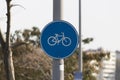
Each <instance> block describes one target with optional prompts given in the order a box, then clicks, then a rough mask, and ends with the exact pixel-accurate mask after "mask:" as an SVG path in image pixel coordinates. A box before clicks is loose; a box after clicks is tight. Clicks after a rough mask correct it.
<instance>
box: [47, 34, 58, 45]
mask: <svg viewBox="0 0 120 80" xmlns="http://www.w3.org/2000/svg"><path fill="white" fill-rule="evenodd" d="M47 42H48V44H49V45H50V46H54V45H56V38H55V37H54V36H50V37H49V38H48V40H47Z"/></svg>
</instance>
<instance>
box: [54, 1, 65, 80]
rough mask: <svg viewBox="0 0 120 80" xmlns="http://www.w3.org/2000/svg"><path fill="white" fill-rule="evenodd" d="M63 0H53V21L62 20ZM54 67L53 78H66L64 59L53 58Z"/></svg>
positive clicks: (60, 79) (56, 79)
mask: <svg viewBox="0 0 120 80" xmlns="http://www.w3.org/2000/svg"><path fill="white" fill-rule="evenodd" d="M62 1H63V0H53V21H56V20H62ZM56 54H57V53H56ZM52 69H53V70H52V80H64V59H53V63H52Z"/></svg>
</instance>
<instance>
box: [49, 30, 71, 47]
mask: <svg viewBox="0 0 120 80" xmlns="http://www.w3.org/2000/svg"><path fill="white" fill-rule="evenodd" d="M61 34H62V35H59V34H55V36H50V37H49V38H48V40H47V42H48V44H49V45H50V46H55V45H56V44H58V45H59V44H60V43H62V45H63V46H70V45H71V39H70V38H69V37H66V36H65V35H64V33H63V32H61Z"/></svg>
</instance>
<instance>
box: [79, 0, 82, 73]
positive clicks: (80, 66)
mask: <svg viewBox="0 0 120 80" xmlns="http://www.w3.org/2000/svg"><path fill="white" fill-rule="evenodd" d="M79 36H80V42H79V71H80V72H82V47H81V42H82V39H81V0H79Z"/></svg>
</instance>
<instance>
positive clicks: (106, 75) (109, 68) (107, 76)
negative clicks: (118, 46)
mask: <svg viewBox="0 0 120 80" xmlns="http://www.w3.org/2000/svg"><path fill="white" fill-rule="evenodd" d="M119 68H120V67H119ZM115 73H116V53H112V52H111V53H110V59H103V61H102V67H101V70H100V72H99V74H98V77H97V80H116V79H115V78H116V77H115ZM119 73H120V72H119ZM118 80H120V79H118Z"/></svg>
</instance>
